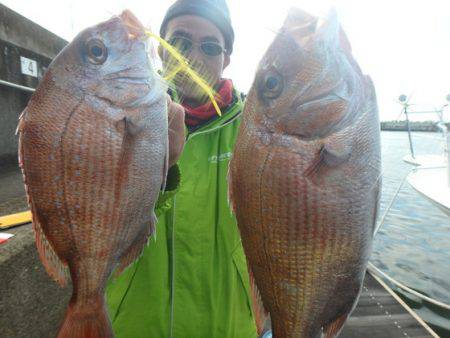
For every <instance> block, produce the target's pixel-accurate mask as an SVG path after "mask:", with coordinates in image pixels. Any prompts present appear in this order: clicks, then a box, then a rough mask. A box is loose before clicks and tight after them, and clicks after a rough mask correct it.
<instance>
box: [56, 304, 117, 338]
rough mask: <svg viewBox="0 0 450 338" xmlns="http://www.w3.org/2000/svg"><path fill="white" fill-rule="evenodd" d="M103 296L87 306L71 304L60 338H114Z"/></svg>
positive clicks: (60, 330)
mask: <svg viewBox="0 0 450 338" xmlns="http://www.w3.org/2000/svg"><path fill="white" fill-rule="evenodd" d="M113 337H114V333H113V330H112V326H111V321H110V320H109V317H108V314H107V312H106V306H105V301H104V298H103V296H99V297H98V300H95V301H94V302H89V303H87V304H83V305H80V304H77V303H76V302H72V301H71V302H70V303H69V307H68V309H67V312H66V316H65V318H64V321H63V324H62V326H61V328H60V329H59V332H58V338H113Z"/></svg>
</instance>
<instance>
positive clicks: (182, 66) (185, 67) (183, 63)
mask: <svg viewBox="0 0 450 338" xmlns="http://www.w3.org/2000/svg"><path fill="white" fill-rule="evenodd" d="M145 34H147V36H149V37H150V38H154V39H156V40H158V42H159V43H160V44H161V46H162V47H164V48H165V49H166V50H167V51H168V52H169V53H170V54H171V55H172V56H173V58H174V59H175V60H177V61H178V64H179V65H178V67H176V68H175V69H174V70H173V71H171V72H170V73H169V74H168V75H167V76H166V77H164V79H165V80H167V81H169V80H171V79H172V78H173V77H174V76H175V75H176V74H178V73H179V72H181V71H183V72H184V73H186V74H187V75H189V76H190V77H191V79H192V80H193V81H194V82H195V83H197V85H198V86H199V87H200V88H201V89H203V91H204V92H205V93H206V94H207V95H208V97H209V98H210V100H211V102H212V104H213V106H214V108H215V109H216V112H217V114H218V115H219V116H222V112H221V111H220V108H219V105H218V104H217V101H216V99H215V98H214V91H213V89H212V88H211V87H210V86H209V85H208V84H207V83H206V81H205V80H204V79H203V78H202V77H201V76H200V75H198V74H197V73H196V72H195V71H194V70H193V69H192V68H191V67H189V63H188V61H187V60H186V58H184V57H183V55H181V53H180V52H178V51H177V50H176V48H174V47H173V46H172V45H171V44H170V43H168V42H167V41H166V40H164V39H163V38H161V37H160V36H158V35H156V34H153V33H152V32H150V31H145Z"/></svg>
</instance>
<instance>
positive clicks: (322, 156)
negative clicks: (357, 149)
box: [305, 142, 351, 177]
mask: <svg viewBox="0 0 450 338" xmlns="http://www.w3.org/2000/svg"><path fill="white" fill-rule="evenodd" d="M350 157H351V146H350V144H348V143H345V142H335V143H328V144H325V145H323V146H322V148H321V149H320V151H319V153H318V155H317V159H316V160H315V161H314V162H313V163H312V164H311V166H310V167H309V168H308V169H307V170H306V171H305V175H306V176H309V177H311V176H313V175H319V174H320V173H322V172H323V170H326V169H330V168H335V167H338V166H340V165H342V164H344V163H346V162H347V161H348V160H349V159H350Z"/></svg>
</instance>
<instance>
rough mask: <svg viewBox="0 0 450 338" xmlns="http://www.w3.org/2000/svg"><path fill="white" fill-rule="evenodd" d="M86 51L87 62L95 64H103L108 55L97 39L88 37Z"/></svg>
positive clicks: (102, 44) (101, 42) (103, 45)
mask: <svg viewBox="0 0 450 338" xmlns="http://www.w3.org/2000/svg"><path fill="white" fill-rule="evenodd" d="M86 52H87V56H88V59H89V62H91V63H93V64H95V65H101V64H103V63H104V62H105V61H106V59H107V57H108V50H107V48H106V46H105V44H104V43H103V41H101V40H99V39H90V40H88V41H87V42H86Z"/></svg>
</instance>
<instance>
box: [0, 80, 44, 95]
mask: <svg viewBox="0 0 450 338" xmlns="http://www.w3.org/2000/svg"><path fill="white" fill-rule="evenodd" d="M0 84H1V85H4V86H7V87H11V88H16V89H20V90H23V91H26V92H30V93H32V92H34V91H35V90H36V89H34V88H31V87H25V86H21V85H18V84H15V83H12V82H8V81H4V80H0Z"/></svg>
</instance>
